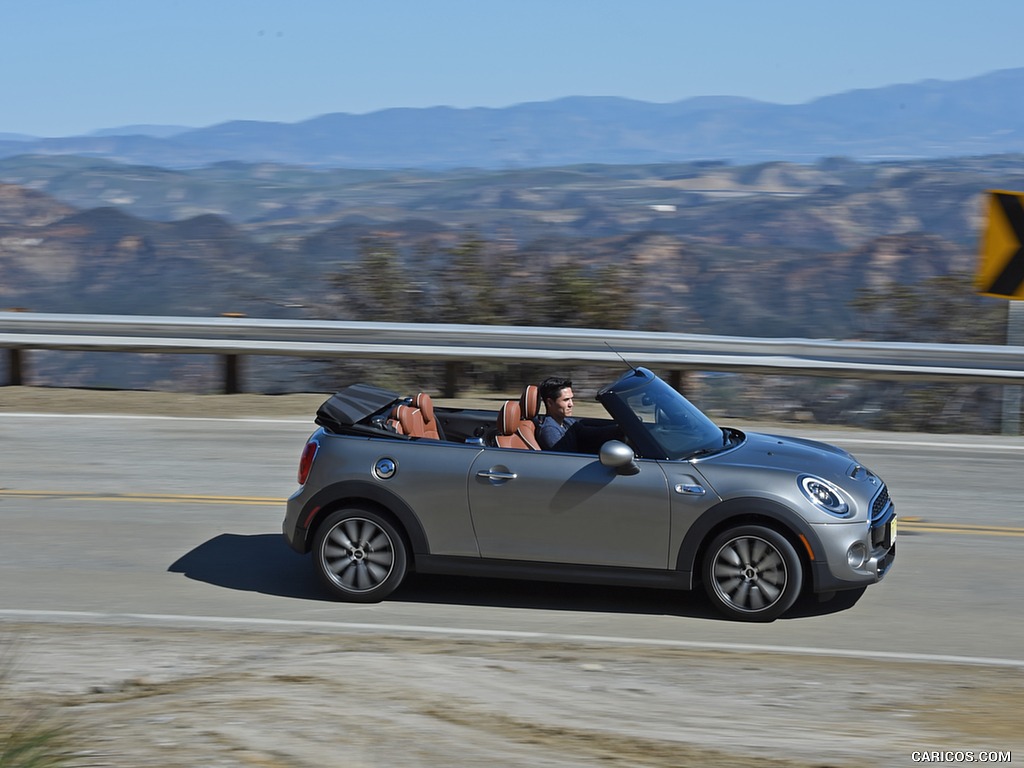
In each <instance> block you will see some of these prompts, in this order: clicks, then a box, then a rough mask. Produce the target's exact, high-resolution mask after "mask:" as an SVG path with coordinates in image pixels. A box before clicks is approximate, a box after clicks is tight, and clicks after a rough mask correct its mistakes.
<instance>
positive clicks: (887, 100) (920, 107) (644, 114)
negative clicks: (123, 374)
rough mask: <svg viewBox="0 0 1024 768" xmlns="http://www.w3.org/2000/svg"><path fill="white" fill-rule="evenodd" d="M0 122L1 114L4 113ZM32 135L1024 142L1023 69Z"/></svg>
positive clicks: (953, 150)
mask: <svg viewBox="0 0 1024 768" xmlns="http://www.w3.org/2000/svg"><path fill="white" fill-rule="evenodd" d="M0 127H2V126H0ZM123 130H124V132H125V133H127V134H130V135H115V134H116V131H113V130H105V131H102V132H100V134H102V135H92V136H81V137H67V138H47V139H30V140H25V139H24V138H23V137H13V138H7V139H5V138H4V136H3V134H0V157H10V156H12V155H20V154H50V155H53V154H57V155H65V154H71V155H80V156H86V157H93V158H106V159H111V160H116V161H119V162H127V163H136V164H146V165H158V166H161V167H165V168H191V167H199V166H203V165H208V164H211V163H217V162H224V161H241V162H273V163H283V164H298V165H312V166H319V167H333V168H377V169H395V168H420V169H452V168H459V167H472V168H483V169H495V168H516V167H538V166H561V165H571V164H577V163H604V164H637V163H671V162H689V161H694V160H724V161H729V162H734V163H755V162H761V161H765V160H773V161H776V160H789V161H797V162H814V161H816V160H817V159H819V158H822V157H848V158H854V159H860V160H878V159H909V158H935V157H953V156H966V155H984V154H1000V153H1011V152H1024V68H1021V69H1008V70H1002V71H998V72H994V73H991V74H987V75H983V76H980V77H975V78H970V79H967V80H962V81H956V82H945V81H938V80H927V81H923V82H920V83H915V84H908V85H893V86H889V87H885V88H876V89H866V90H856V91H850V92H847V93H842V94H838V95H834V96H828V97H824V98H820V99H817V100H814V101H811V102H808V103H806V104H798V105H780V104H769V103H764V102H757V101H751V100H748V99H739V98H730V97H720V98H697V99H688V100H685V101H679V102H675V103H671V104H652V103H647V102H640V101H632V100H629V99H621V98H599V97H570V98H564V99H559V100H555V101H549V102H539V103H528V104H519V105H516V106H512V107H507V108H503V109H485V108H474V109H454V108H450V107H434V108H427V109H387V110H383V111H379V112H373V113H370V114H365V115H352V114H341V113H339V114H329V115H323V116H321V117H316V118H313V119H311V120H306V121H304V122H300V123H294V124H285V123H269V122H255V121H233V122H228V123H224V124H221V125H215V126H212V127H208V128H201V129H195V130H185V131H184V132H180V133H179V132H177V131H178V130H179V129H177V128H171V129H167V128H164V127H156V128H154V129H153V130H147V129H146V127H145V126H134V127H131V128H127V129H123Z"/></svg>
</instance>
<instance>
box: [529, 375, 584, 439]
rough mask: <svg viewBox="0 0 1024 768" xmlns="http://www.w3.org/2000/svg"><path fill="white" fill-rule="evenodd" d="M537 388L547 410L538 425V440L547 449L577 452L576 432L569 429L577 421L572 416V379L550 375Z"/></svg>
mask: <svg viewBox="0 0 1024 768" xmlns="http://www.w3.org/2000/svg"><path fill="white" fill-rule="evenodd" d="M537 389H538V392H537V394H538V395H540V400H541V402H542V403H544V409H545V411H546V413H545V415H544V418H543V419H542V420H541V422H540V425H539V426H538V427H537V442H538V443H539V444H540V447H541V448H543V449H544V450H545V451H568V452H570V453H575V452H576V451H577V449H578V446H577V441H576V432H575V431H573V430H570V429H569V428H570V427H571V426H572V425H573V424H575V423H576V419H574V418H573V417H572V406H573V402H572V381H570V380H569V379H565V378H561V377H559V376H549V377H548V378H546V379H544V381H542V382H541V383H540V386H539V387H538V388H537Z"/></svg>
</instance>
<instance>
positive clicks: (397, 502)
mask: <svg viewBox="0 0 1024 768" xmlns="http://www.w3.org/2000/svg"><path fill="white" fill-rule="evenodd" d="M355 505H358V506H367V507H369V508H371V509H373V510H374V511H375V512H377V513H378V514H381V515H383V516H385V517H387V518H389V519H390V521H391V523H392V524H393V525H394V526H395V527H396V528H397V529H398V532H399V534H401V535H402V537H403V538H404V539H405V544H406V546H407V548H408V549H409V553H410V555H411V556H412V557H411V558H410V560H411V561H414V560H415V556H416V555H417V554H429V553H430V546H429V543H428V542H427V534H426V532H425V531H424V530H423V526H422V524H421V523H420V521H419V518H418V517H417V516H416V513H415V512H413V510H412V508H411V507H410V506H409V505H408V504H406V503H405V501H404V500H403V499H402V498H401V497H399V496H397V495H395V494H394V493H392V492H391V491H389V490H387V489H385V488H381V487H380V486H378V485H375V484H373V483H368V482H366V481H363V480H350V481H344V482H340V483H334V484H332V485H328V486H325V487H324V488H321V489H320V490H319V491H317V492H316V493H315V494H314V495H313V497H312V498H310V500H309V501H308V502H306V504H305V505H304V506H303V509H302V516H301V517H300V519H301V520H303V521H305V522H306V525H307V526H308V527H307V528H306V529H305V534H304V536H303V546H304V551H306V552H308V551H309V550H310V548H311V547H312V543H313V539H314V538H315V537H316V532H317V529H318V528H319V527H320V524H321V523H322V522H323V521H324V520H325V519H326V518H327V517H328V516H329V515H330V514H331V513H332V512H334V511H335V510H338V509H342V508H343V507H347V506H355Z"/></svg>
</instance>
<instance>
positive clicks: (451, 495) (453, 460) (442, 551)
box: [289, 433, 480, 557]
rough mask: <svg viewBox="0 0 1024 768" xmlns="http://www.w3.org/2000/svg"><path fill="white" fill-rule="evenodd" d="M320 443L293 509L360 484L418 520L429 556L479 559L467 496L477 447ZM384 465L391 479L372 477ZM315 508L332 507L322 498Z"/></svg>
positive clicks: (329, 438) (354, 440)
mask: <svg viewBox="0 0 1024 768" xmlns="http://www.w3.org/2000/svg"><path fill="white" fill-rule="evenodd" d="M318 440H319V442H320V449H319V451H318V452H317V457H316V460H315V461H314V463H313V468H312V470H311V472H310V476H309V478H308V479H307V481H306V484H305V486H304V487H303V488H301V489H299V491H298V492H296V494H295V495H294V496H293V497H292V498H291V499H290V500H289V508H292V507H293V506H294V507H298V508H303V509H307V508H308V507H309V504H308V502H309V501H310V499H311V498H312V496H313V495H314V492H315V491H316V490H318V489H324V488H328V487H332V486H333V487H336V488H339V489H344V488H346V487H353V481H358V483H356V484H355V485H356V486H358V485H365V484H371V485H373V486H374V487H377V488H379V489H380V490H381V491H383V492H386V494H387V495H389V496H392V497H394V498H396V499H398V500H399V501H400V502H401V503H402V504H404V505H405V507H407V508H408V510H410V511H411V512H412V514H413V515H415V517H416V518H417V520H418V521H419V525H420V527H421V528H422V530H423V533H424V534H425V537H426V540H427V542H428V544H429V548H430V552H431V553H433V554H437V555H461V556H470V557H478V556H479V554H480V552H479V550H478V548H477V545H476V536H475V534H474V532H473V524H472V520H471V519H470V516H469V506H468V499H467V494H466V475H467V473H468V470H469V467H470V465H471V464H472V463H473V459H474V457H475V456H476V455H477V454H478V453H479V452H480V448H479V447H478V446H473V445H466V444H460V443H444V442H438V441H436V440H400V439H387V438H383V439H376V438H362V437H351V436H343V435H334V434H330V433H321V434H320V435H319V437H318ZM382 460H390V461H391V462H394V465H395V471H394V474H393V475H391V476H390V477H381V476H378V475H377V474H375V473H374V466H375V465H376V464H377V463H378V462H379V461H382ZM306 489H309V491H308V496H307V491H306ZM380 497H381V498H384V497H385V496H384V494H381V496H380ZM317 502H318V503H319V504H320V505H322V506H327V505H328V504H329V503H330V502H329V501H327V500H325V499H323V497H322V495H318V499H317ZM300 514H301V513H300ZM307 514H308V512H307ZM298 523H299V524H301V523H302V521H301V519H299V520H298Z"/></svg>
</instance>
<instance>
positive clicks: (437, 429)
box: [413, 392, 444, 440]
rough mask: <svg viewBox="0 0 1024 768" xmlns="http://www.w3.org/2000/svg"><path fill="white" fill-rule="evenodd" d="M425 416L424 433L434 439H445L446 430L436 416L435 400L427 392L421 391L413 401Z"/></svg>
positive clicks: (424, 435)
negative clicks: (444, 430)
mask: <svg viewBox="0 0 1024 768" xmlns="http://www.w3.org/2000/svg"><path fill="white" fill-rule="evenodd" d="M413 404H414V405H415V406H416V408H418V409H419V411H420V415H421V416H422V417H423V435H422V437H429V438H431V439H433V440H444V432H443V430H442V428H441V425H440V423H438V421H437V418H436V417H435V416H434V400H433V398H431V396H430V395H428V394H427V393H426V392H420V393H419V394H418V395H416V399H415V400H414V401H413Z"/></svg>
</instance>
